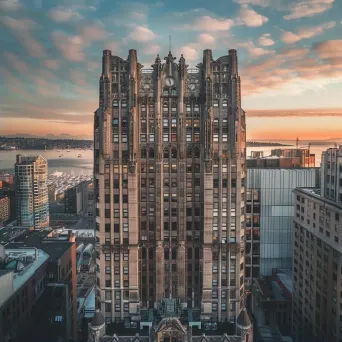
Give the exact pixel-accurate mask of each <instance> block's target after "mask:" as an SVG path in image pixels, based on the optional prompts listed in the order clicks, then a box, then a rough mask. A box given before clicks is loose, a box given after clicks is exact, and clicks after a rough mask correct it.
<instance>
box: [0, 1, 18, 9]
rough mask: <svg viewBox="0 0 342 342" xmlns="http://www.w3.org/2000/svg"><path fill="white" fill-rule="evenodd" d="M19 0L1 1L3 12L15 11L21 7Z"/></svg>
mask: <svg viewBox="0 0 342 342" xmlns="http://www.w3.org/2000/svg"><path fill="white" fill-rule="evenodd" d="M21 6H22V5H21V3H20V1H19V0H1V1H0V9H1V10H3V11H15V10H17V9H19V8H20V7H21Z"/></svg>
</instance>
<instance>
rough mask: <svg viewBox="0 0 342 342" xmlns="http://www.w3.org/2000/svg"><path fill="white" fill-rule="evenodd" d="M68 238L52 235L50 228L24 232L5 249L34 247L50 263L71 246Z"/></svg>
mask: <svg viewBox="0 0 342 342" xmlns="http://www.w3.org/2000/svg"><path fill="white" fill-rule="evenodd" d="M0 231H1V230H0ZM72 244H73V242H69V237H68V236H67V235H66V236H59V235H54V234H53V230H52V229H51V228H45V229H41V230H26V231H25V232H24V233H23V234H20V235H18V236H17V237H16V238H14V240H12V241H11V242H10V243H8V244H7V245H6V249H10V248H12V249H14V248H23V247H35V248H39V249H41V250H42V251H44V252H45V253H46V254H48V255H49V257H50V258H49V260H50V261H57V260H58V259H59V258H61V257H62V256H63V255H64V253H65V252H66V251H68V250H69V248H70V247H71V246H72Z"/></svg>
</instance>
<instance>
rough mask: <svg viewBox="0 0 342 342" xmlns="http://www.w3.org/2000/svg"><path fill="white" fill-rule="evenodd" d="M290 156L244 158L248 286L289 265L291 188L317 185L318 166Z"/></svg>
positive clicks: (291, 213)
mask: <svg viewBox="0 0 342 342" xmlns="http://www.w3.org/2000/svg"><path fill="white" fill-rule="evenodd" d="M296 151H297V150H296ZM297 153H298V154H299V155H301V154H302V153H300V152H297ZM303 154H304V153H303ZM253 155H254V154H252V156H253ZM311 158H313V159H315V156H314V155H313V156H311ZM286 159H289V161H285V160H286ZM292 159H294V158H293V157H290V158H287V157H276V156H269V157H263V156H261V155H258V156H257V158H248V159H247V193H246V201H247V203H246V230H245V237H246V260H245V263H246V274H245V282H246V285H247V286H252V283H253V279H256V278H258V277H259V276H261V275H262V276H271V275H272V270H273V269H279V268H286V269H287V268H288V269H289V268H291V265H292V226H293V224H292V221H293V193H292V191H293V190H294V189H295V188H297V187H316V186H317V187H318V186H319V168H315V167H304V165H305V164H301V163H299V162H298V163H296V162H294V161H293V160H292ZM301 165H303V167H301ZM313 165H314V164H313Z"/></svg>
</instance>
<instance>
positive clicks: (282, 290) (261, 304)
mask: <svg viewBox="0 0 342 342" xmlns="http://www.w3.org/2000/svg"><path fill="white" fill-rule="evenodd" d="M252 312H253V316H254V319H255V323H256V324H257V325H258V326H259V325H262V326H276V327H278V329H279V331H280V332H281V333H282V334H283V335H288V336H289V335H291V315H292V272H291V270H274V272H273V275H272V276H270V277H260V278H258V279H254V283H253V289H252Z"/></svg>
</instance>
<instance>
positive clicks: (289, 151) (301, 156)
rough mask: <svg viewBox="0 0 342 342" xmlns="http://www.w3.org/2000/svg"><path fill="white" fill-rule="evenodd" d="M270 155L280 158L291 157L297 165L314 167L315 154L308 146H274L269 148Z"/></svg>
mask: <svg viewBox="0 0 342 342" xmlns="http://www.w3.org/2000/svg"><path fill="white" fill-rule="evenodd" d="M271 156H276V157H281V159H292V161H293V163H294V164H295V165H299V166H298V167H315V162H316V158H315V155H314V154H312V153H310V149H308V148H276V149H274V150H271Z"/></svg>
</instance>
